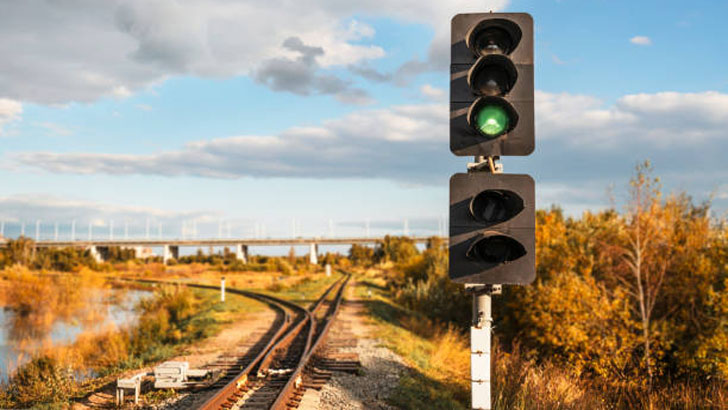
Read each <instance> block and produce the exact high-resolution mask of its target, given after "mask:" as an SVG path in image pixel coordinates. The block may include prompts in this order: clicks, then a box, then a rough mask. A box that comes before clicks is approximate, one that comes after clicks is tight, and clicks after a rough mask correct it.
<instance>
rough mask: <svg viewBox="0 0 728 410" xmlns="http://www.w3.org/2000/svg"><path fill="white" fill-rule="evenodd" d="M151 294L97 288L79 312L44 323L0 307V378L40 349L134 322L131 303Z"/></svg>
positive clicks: (50, 319) (134, 316) (133, 303)
mask: <svg viewBox="0 0 728 410" xmlns="http://www.w3.org/2000/svg"><path fill="white" fill-rule="evenodd" d="M151 295H152V292H149V291H141V290H126V289H111V290H106V291H105V292H102V291H98V295H94V297H93V298H91V301H92V302H91V304H90V305H89V306H86V308H85V309H84V310H83V311H82V312H79V314H78V315H73V316H72V317H70V318H49V319H48V320H47V321H45V322H44V323H34V321H30V320H24V318H21V317H18V316H17V315H16V313H15V312H13V311H12V310H11V309H8V308H7V307H2V308H0V382H5V381H7V379H8V376H9V375H10V374H11V373H12V372H13V371H15V370H16V369H17V368H18V366H19V365H21V364H23V363H26V362H27V361H29V360H30V358H31V357H32V356H33V354H34V353H37V352H39V351H40V350H42V349H45V348H49V347H55V346H63V345H70V344H72V343H74V342H75V341H76V340H77V339H78V337H79V335H81V334H82V333H87V332H91V333H96V332H102V331H106V330H109V329H110V328H124V327H128V326H131V325H133V324H134V322H135V320H136V318H137V314H136V312H135V311H134V307H135V306H136V305H137V303H138V302H139V301H140V300H141V299H143V298H147V297H150V296H151ZM39 303H43V302H42V301H39ZM89 312H91V313H92V315H91V316H90V315H89Z"/></svg>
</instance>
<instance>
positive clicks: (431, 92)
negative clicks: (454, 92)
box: [420, 84, 445, 100]
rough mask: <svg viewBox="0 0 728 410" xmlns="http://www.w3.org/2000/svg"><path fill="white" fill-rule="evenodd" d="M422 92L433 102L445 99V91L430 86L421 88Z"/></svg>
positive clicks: (426, 85)
mask: <svg viewBox="0 0 728 410" xmlns="http://www.w3.org/2000/svg"><path fill="white" fill-rule="evenodd" d="M420 92H421V93H422V95H424V96H425V97H427V98H432V99H433V100H440V99H442V98H444V97H445V90H443V89H442V88H438V87H433V86H432V85H430V84H425V85H423V86H422V87H420Z"/></svg>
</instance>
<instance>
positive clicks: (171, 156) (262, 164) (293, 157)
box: [0, 0, 728, 236]
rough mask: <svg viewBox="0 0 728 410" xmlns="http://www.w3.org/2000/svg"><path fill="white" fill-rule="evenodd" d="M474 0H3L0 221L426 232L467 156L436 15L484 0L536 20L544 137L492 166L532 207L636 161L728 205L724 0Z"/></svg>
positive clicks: (589, 201) (609, 180) (589, 205)
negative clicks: (527, 181) (451, 111)
mask: <svg viewBox="0 0 728 410" xmlns="http://www.w3.org/2000/svg"><path fill="white" fill-rule="evenodd" d="M471 3H472V2H465V1H455V2H447V3H446V4H445V2H437V1H413V0H388V1H381V0H359V1H352V2H346V3H341V2H337V1H333V0H320V1H301V2H297V3H295V4H290V3H288V2H280V1H266V2H262V1H244V2H243V1H241V2H236V3H230V2H226V1H222V0H220V1H204V2H203V1H188V2H178V1H175V0H160V1H152V2H149V1H109V2H96V1H90V0H68V1H65V2H47V1H41V0H30V1H26V2H8V3H5V4H4V5H3V9H4V12H3V13H2V15H0V39H2V40H0V53H2V54H3V56H4V58H3V59H2V60H1V61H0V144H1V145H0V147H2V148H0V157H1V158H2V166H0V178H2V180H3V181H4V184H3V188H4V189H3V191H2V192H1V193H0V221H4V225H5V228H4V229H7V231H6V233H7V234H11V232H19V230H20V226H21V224H26V225H27V226H28V227H31V228H27V231H28V232H30V231H34V229H35V223H36V221H37V220H40V221H41V227H42V231H43V232H44V235H51V233H52V232H53V229H54V224H56V223H58V224H60V226H61V228H62V230H64V229H65V230H64V232H67V229H68V227H69V226H70V224H71V221H73V220H76V221H77V223H78V225H79V226H81V225H82V226H84V227H85V226H87V225H88V224H89V223H91V224H92V225H93V226H94V228H93V229H94V230H95V232H98V234H99V235H107V233H104V232H108V230H109V225H110V223H111V221H114V227H115V230H116V235H117V236H118V235H122V234H123V233H122V232H123V231H122V230H123V228H122V227H124V226H132V228H131V231H132V232H133V234H140V235H141V234H145V232H144V231H145V229H146V224H147V221H150V222H149V223H150V224H151V225H152V226H156V227H158V226H159V225H160V224H161V225H162V226H163V230H164V233H165V235H170V236H181V235H191V233H190V232H191V231H192V228H191V227H192V226H193V224H194V226H196V227H198V235H216V234H217V233H218V232H219V231H220V230H221V229H222V228H223V227H224V230H225V231H226V232H225V234H226V233H227V228H228V227H229V229H230V232H231V235H234V236H238V235H239V236H284V235H290V234H296V235H306V236H308V235H331V234H334V235H345V234H353V235H357V234H364V233H365V231H366V226H367V224H368V225H369V229H370V232H371V233H402V232H403V230H404V229H405V226H406V229H407V230H408V231H409V232H410V233H422V234H436V233H439V232H440V231H441V230H442V227H443V219H444V218H445V217H446V214H447V204H448V198H447V195H448V186H447V183H448V179H449V176H450V175H451V174H452V173H455V172H462V171H464V170H465V164H466V162H467V161H468V158H456V157H454V156H453V155H452V154H451V153H450V151H449V149H448V123H447V121H448V120H447V118H448V109H447V95H448V90H447V87H448V81H449V79H448V69H447V67H448V64H449V50H448V47H447V45H448V41H449V24H450V17H451V16H452V15H453V14H455V13H457V12H473V11H485V10H488V9H490V8H492V9H493V10H496V11H497V10H503V11H523V12H529V13H531V14H532V15H533V17H534V21H535V26H536V30H535V31H536V32H535V41H536V88H537V93H536V115H537V123H536V126H537V131H536V144H537V149H536V152H535V153H534V154H533V155H531V156H529V157H525V158H514V157H506V158H504V159H503V163H504V167H505V170H506V172H514V173H516V172H524V173H529V174H531V175H533V176H534V178H535V179H536V181H537V183H538V184H537V200H538V206H539V207H548V206H550V205H551V204H559V205H560V206H562V207H563V208H564V209H565V210H566V211H567V212H568V213H569V214H574V215H576V214H579V213H580V212H582V211H584V210H586V209H599V208H603V207H606V206H609V195H608V193H607V190H608V187H610V186H614V193H615V196H616V199H617V201H618V202H619V201H621V200H622V199H623V197H624V192H626V184H627V181H628V179H629V177H630V175H631V173H632V170H633V168H634V166H635V164H636V163H637V162H639V161H641V160H644V159H650V160H651V161H652V162H653V164H654V166H655V171H656V174H657V175H659V176H661V178H662V181H663V184H664V186H665V189H666V190H667V191H686V192H687V193H688V194H690V195H692V196H693V197H694V198H695V199H696V200H704V199H706V198H708V197H710V196H712V197H713V202H714V208H715V210H716V212H717V214H720V213H722V212H724V211H725V209H726V206H728V182H726V181H728V165H726V163H725V161H724V160H723V159H724V157H725V153H726V152H728V139H727V138H726V136H727V135H726V130H728V75H726V70H725V69H724V67H725V66H726V59H727V58H728V57H727V56H726V53H725V52H724V51H725V50H726V49H728V47H727V46H728V44H726V43H728V35H727V34H728V33H727V31H728V30H727V29H726V28H725V26H724V25H723V24H722V21H720V19H721V18H722V17H721V16H724V15H726V13H727V12H728V4H726V3H724V2H715V1H693V2H691V3H690V4H689V8H688V7H686V5H685V3H684V2H677V1H659V2H657V1H642V2H630V1H587V0H580V1H576V0H571V1H570V0H560V1H557V0H553V1H551V0H538V1H536V0H531V1H518V0H513V1H507V0H498V1H491V2H480V3H482V4H483V5H484V7H483V8H475V6H474V5H473V4H471ZM486 3H489V6H485V4H486ZM282 4H285V5H286V7H281V5H282ZM367 221H368V222H367ZM64 227H65V228H64ZM85 229H86V228H84V230H85ZM79 230H80V228H79Z"/></svg>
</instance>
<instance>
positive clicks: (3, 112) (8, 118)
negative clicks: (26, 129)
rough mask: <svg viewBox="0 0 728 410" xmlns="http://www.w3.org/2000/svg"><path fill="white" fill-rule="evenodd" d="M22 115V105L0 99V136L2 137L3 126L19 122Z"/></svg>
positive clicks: (6, 99)
mask: <svg viewBox="0 0 728 410" xmlns="http://www.w3.org/2000/svg"><path fill="white" fill-rule="evenodd" d="M22 113H23V104H21V103H20V102H18V101H14V100H11V99H8V98H0V135H3V125H5V124H8V123H10V122H12V121H18V120H20V115H21V114H22Z"/></svg>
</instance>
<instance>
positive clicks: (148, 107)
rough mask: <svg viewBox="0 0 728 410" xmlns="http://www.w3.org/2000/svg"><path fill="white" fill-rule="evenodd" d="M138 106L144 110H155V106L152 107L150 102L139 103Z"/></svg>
mask: <svg viewBox="0 0 728 410" xmlns="http://www.w3.org/2000/svg"><path fill="white" fill-rule="evenodd" d="M136 107H137V108H139V109H140V110H142V111H152V110H154V107H152V106H151V105H149V104H137V105H136Z"/></svg>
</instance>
